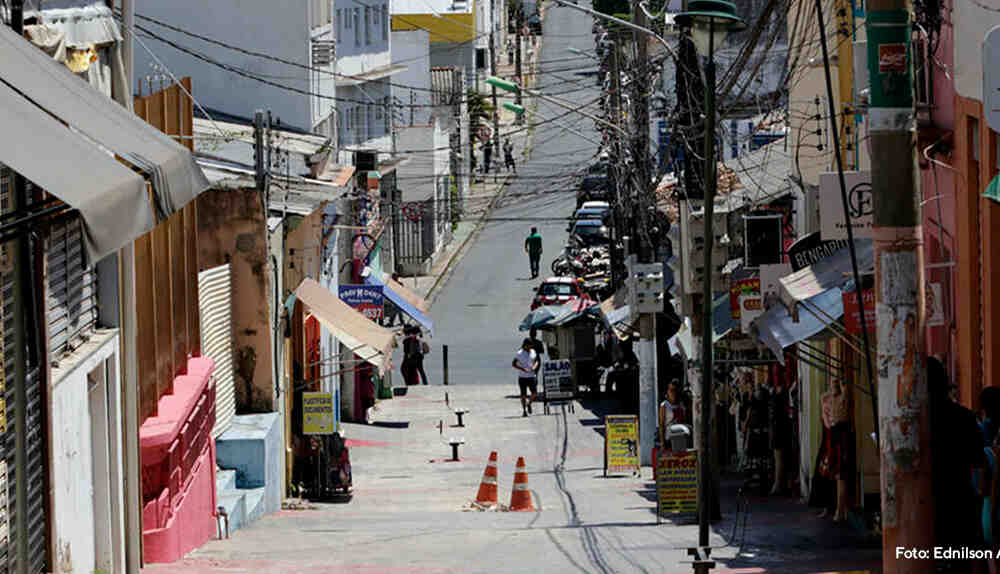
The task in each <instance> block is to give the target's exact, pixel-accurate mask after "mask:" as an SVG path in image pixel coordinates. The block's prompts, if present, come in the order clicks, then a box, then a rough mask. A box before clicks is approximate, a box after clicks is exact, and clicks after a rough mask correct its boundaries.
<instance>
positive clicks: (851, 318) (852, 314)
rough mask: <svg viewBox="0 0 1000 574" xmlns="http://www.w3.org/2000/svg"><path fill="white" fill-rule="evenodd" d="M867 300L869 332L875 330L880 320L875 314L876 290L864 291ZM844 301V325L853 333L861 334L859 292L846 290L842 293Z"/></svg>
mask: <svg viewBox="0 0 1000 574" xmlns="http://www.w3.org/2000/svg"><path fill="white" fill-rule="evenodd" d="M862 297H863V299H864V302H865V321H866V324H867V326H868V332H869V333H874V332H875V324H876V322H877V321H878V319H877V317H876V316H875V290H874V289H865V290H864V291H863V292H862ZM842 298H843V303H844V327H846V328H847V332H848V333H851V334H852V335H860V334H861V309H860V308H859V307H858V292H857V291H845V292H844V293H843V295H842Z"/></svg>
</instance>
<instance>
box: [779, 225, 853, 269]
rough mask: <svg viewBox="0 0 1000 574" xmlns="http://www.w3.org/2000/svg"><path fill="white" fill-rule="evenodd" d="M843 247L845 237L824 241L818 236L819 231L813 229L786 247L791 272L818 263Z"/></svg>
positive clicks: (845, 243) (845, 241)
mask: <svg viewBox="0 0 1000 574" xmlns="http://www.w3.org/2000/svg"><path fill="white" fill-rule="evenodd" d="M845 247H847V240H846V239H831V240H829V241H824V240H823V239H821V238H820V235H819V231H814V232H812V233H810V234H809V235H806V236H804V237H803V238H802V239H799V240H798V241H796V242H795V243H793V244H792V245H791V246H790V247H789V248H788V260H789V261H790V262H791V264H792V272H793V273H794V272H795V271H798V270H800V269H804V268H806V267H809V266H810V265H812V264H814V263H818V262H820V261H822V260H824V259H826V258H827V257H829V256H831V255H833V254H834V253H836V252H838V251H840V250H841V249H843V248H845Z"/></svg>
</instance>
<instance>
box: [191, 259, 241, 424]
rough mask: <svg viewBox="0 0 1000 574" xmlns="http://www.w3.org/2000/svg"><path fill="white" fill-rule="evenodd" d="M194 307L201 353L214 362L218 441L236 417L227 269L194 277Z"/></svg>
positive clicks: (230, 297)
mask: <svg viewBox="0 0 1000 574" xmlns="http://www.w3.org/2000/svg"><path fill="white" fill-rule="evenodd" d="M198 307H199V308H200V311H201V352H202V354H203V355H205V356H206V357H210V358H211V359H212V360H213V361H215V371H214V373H213V378H214V379H215V428H213V429H212V436H213V437H215V438H218V437H219V436H221V435H222V433H224V432H225V431H226V429H228V428H229V425H231V424H232V422H233V416H234V415H235V414H236V387H235V383H234V380H233V316H232V315H233V313H232V289H231V287H230V278H229V265H220V266H219V267H213V268H211V269H206V270H205V271H202V272H201V273H199V274H198Z"/></svg>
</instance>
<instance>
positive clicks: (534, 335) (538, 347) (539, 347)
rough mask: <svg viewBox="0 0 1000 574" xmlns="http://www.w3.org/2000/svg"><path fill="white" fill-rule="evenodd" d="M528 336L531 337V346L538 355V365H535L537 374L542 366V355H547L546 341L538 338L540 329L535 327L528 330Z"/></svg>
mask: <svg viewBox="0 0 1000 574" xmlns="http://www.w3.org/2000/svg"><path fill="white" fill-rule="evenodd" d="M528 338H529V339H531V348H532V349H534V351H535V354H536V355H538V366H537V367H535V375H536V376H537V375H538V371H539V370H540V369H541V368H542V357H543V356H545V343H543V342H542V341H541V339H539V338H538V329H535V328H534V327H532V328H531V331H529V332H528Z"/></svg>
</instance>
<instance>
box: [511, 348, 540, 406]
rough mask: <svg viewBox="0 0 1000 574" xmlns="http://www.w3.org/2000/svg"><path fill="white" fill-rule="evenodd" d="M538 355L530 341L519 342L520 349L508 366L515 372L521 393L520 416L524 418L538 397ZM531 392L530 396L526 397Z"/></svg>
mask: <svg viewBox="0 0 1000 574" xmlns="http://www.w3.org/2000/svg"><path fill="white" fill-rule="evenodd" d="M538 365H539V361H538V354H537V353H535V349H534V348H533V347H532V342H531V339H525V340H524V341H522V342H521V349H520V350H518V352H517V354H516V355H514V360H513V361H511V362H510V366H512V367H514V369H515V370H516V371H517V386H518V388H519V389H520V391H521V416H523V417H526V416H528V415H529V414H531V402H532V401H534V400H535V397H536V396H537V395H538V376H537V375H536V374H535V373H536V372H537V370H538ZM528 391H531V396H530V397H529V396H528Z"/></svg>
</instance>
